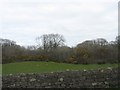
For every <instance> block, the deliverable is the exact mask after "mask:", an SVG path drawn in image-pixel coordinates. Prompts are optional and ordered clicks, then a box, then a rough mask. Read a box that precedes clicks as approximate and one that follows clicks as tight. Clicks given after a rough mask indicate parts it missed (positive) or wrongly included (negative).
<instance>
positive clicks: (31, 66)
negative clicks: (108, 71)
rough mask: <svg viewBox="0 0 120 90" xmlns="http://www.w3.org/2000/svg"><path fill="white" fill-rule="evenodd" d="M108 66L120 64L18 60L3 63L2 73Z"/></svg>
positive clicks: (43, 71) (41, 71) (87, 68)
mask: <svg viewBox="0 0 120 90" xmlns="http://www.w3.org/2000/svg"><path fill="white" fill-rule="evenodd" d="M107 67H118V64H101V65H98V64H90V65H81V64H76V65H75V64H66V63H55V62H18V63H9V64H3V65H2V74H3V75H6V74H17V73H45V72H57V71H66V70H68V69H69V70H84V69H86V70H89V69H98V68H107Z"/></svg>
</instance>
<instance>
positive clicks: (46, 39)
mask: <svg viewBox="0 0 120 90" xmlns="http://www.w3.org/2000/svg"><path fill="white" fill-rule="evenodd" d="M36 40H37V42H38V44H39V45H40V43H41V45H42V47H43V49H44V50H45V51H51V50H54V49H56V48H57V47H59V46H63V45H64V42H65V39H64V37H63V35H60V34H44V35H42V36H40V37H37V38H36Z"/></svg>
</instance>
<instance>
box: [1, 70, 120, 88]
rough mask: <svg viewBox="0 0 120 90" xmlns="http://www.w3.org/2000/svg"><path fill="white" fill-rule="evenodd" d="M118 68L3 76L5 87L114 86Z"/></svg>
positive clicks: (116, 82)
mask: <svg viewBox="0 0 120 90" xmlns="http://www.w3.org/2000/svg"><path fill="white" fill-rule="evenodd" d="M118 86H119V85H118V69H117V68H116V69H112V68H108V69H99V70H83V71H69V70H67V71H66V72H54V73H53V72H51V73H41V74H35V73H34V74H19V75H7V76H3V88H111V87H112V88H113V87H118Z"/></svg>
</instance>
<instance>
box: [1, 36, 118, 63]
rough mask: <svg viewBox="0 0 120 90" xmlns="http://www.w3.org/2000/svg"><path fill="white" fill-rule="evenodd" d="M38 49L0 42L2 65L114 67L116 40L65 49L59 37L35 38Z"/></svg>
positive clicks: (83, 44) (116, 58) (97, 41)
mask: <svg viewBox="0 0 120 90" xmlns="http://www.w3.org/2000/svg"><path fill="white" fill-rule="evenodd" d="M36 41H37V43H38V46H28V47H27V48H25V47H23V46H20V45H17V44H16V42H15V41H12V40H8V39H0V46H2V63H3V64H4V63H11V62H21V61H54V62H64V63H74V64H96V63H97V64H105V63H118V58H120V57H119V56H120V55H118V49H119V47H120V36H117V37H116V38H115V40H114V41H111V42H108V41H107V40H106V39H104V38H98V39H95V40H87V41H84V42H82V43H79V44H78V45H76V46H75V47H68V46H66V45H65V44H64V43H65V39H64V37H63V36H62V35H59V34H45V35H42V36H41V37H37V38H36Z"/></svg>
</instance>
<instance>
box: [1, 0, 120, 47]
mask: <svg viewBox="0 0 120 90" xmlns="http://www.w3.org/2000/svg"><path fill="white" fill-rule="evenodd" d="M118 1H119V0H1V1H0V2H1V5H0V17H1V20H0V27H1V28H0V32H2V33H1V35H0V37H1V38H7V39H10V40H14V41H16V42H17V44H20V45H24V46H26V45H35V43H36V42H35V38H36V37H37V36H41V35H43V34H49V33H58V34H62V35H63V36H64V37H65V39H66V44H67V45H68V46H75V45H77V44H78V43H81V42H83V41H85V40H88V39H89V40H91V39H96V38H105V39H107V40H108V41H111V40H114V39H115V37H116V36H117V34H118Z"/></svg>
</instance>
